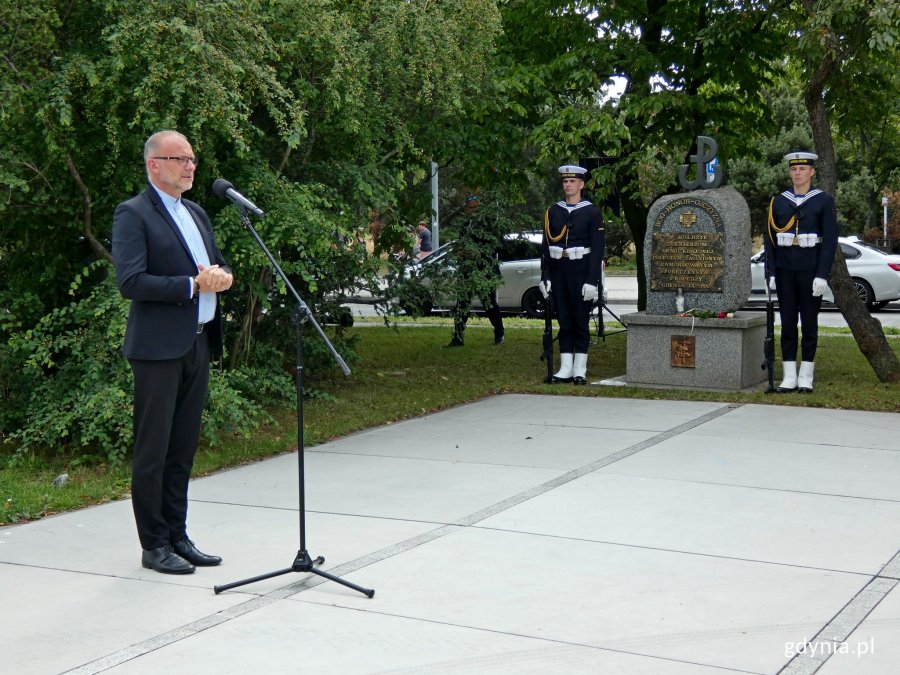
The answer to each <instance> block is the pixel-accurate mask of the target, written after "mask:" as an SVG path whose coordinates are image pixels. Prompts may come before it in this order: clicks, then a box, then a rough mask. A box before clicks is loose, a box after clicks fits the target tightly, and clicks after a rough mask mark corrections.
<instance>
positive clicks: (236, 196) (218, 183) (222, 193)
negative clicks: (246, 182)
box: [212, 178, 266, 218]
mask: <svg viewBox="0 0 900 675" xmlns="http://www.w3.org/2000/svg"><path fill="white" fill-rule="evenodd" d="M212 191H213V194H214V195H216V196H217V197H221V198H222V199H230V200H231V201H233V202H234V203H235V204H237V205H238V206H239V207H241V208H242V209H246V210H247V211H249V212H250V213H252V214H253V215H254V216H258V217H259V218H262V217H263V216H264V215H266V214H265V213H263V210H262V209H261V208H259V207H258V206H257V205H256V204H254V203H253V202H251V201H250V200H249V199H247V198H246V197H245V196H244V195H242V194H241V193H240V192H238V191H237V190H235V189H234V185H232V184H231V183H229V182H228V181H227V180H225V179H224V178H216V180H215V181H214V182H213V186H212Z"/></svg>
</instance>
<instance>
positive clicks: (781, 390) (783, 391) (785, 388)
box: [775, 387, 797, 394]
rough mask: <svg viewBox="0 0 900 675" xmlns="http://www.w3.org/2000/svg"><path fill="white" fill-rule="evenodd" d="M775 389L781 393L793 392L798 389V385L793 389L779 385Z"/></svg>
mask: <svg viewBox="0 0 900 675" xmlns="http://www.w3.org/2000/svg"><path fill="white" fill-rule="evenodd" d="M775 391H776V393H779V394H793V393H794V392H795V391H797V387H794V388H793V389H788V388H787V387H777V388H776V389H775Z"/></svg>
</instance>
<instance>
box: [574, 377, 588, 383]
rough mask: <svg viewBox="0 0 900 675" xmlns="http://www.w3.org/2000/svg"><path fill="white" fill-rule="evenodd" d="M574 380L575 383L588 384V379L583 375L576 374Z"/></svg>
mask: <svg viewBox="0 0 900 675" xmlns="http://www.w3.org/2000/svg"><path fill="white" fill-rule="evenodd" d="M572 382H574V383H575V384H587V380H586V379H584V378H583V377H582V376H581V375H576V376H575V377H573V378H572Z"/></svg>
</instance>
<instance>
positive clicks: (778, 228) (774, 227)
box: [768, 197, 797, 246]
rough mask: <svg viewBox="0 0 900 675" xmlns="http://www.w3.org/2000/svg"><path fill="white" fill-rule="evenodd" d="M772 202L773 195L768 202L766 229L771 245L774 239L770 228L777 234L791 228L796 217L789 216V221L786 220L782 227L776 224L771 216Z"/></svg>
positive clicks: (773, 201) (773, 199)
mask: <svg viewBox="0 0 900 675" xmlns="http://www.w3.org/2000/svg"><path fill="white" fill-rule="evenodd" d="M774 203H775V197H772V201H770V202H769V230H768V232H769V241H771V242H772V246H774V245H775V240H774V239H772V230H775V231H776V232H778V233H779V234H780V233H781V232H787V231H788V230H789V229H791V228H792V227H793V226H794V223H796V222H797V217H796V216H791V219H790V220H789V221H787V225H785V226H784V227H778V226H777V225H776V224H775V218H774V217H773V216H772V205H773V204H774Z"/></svg>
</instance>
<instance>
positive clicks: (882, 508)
mask: <svg viewBox="0 0 900 675" xmlns="http://www.w3.org/2000/svg"><path fill="white" fill-rule="evenodd" d="M480 524H481V525H482V526H484V527H496V528H499V529H504V530H516V531H525V532H534V533H540V534H547V535H553V536H560V537H572V538H578V539H590V540H592V541H602V542H612V543H619V544H627V545H630V546H643V547H649V548H659V549H666V550H673V551H684V552H690V553H697V554H702V555H713V556H723V557H730V558H740V559H745V560H756V561H765V562H773V563H779V564H783V565H798V566H806V567H818V568H823V569H832V570H840V571H844V572H854V573H859V574H870V575H872V574H876V573H877V572H878V571H879V570H880V569H881V568H882V567H883V566H884V565H885V564H886V563H887V562H888V561H889V560H890V559H891V558H892V557H893V556H894V554H895V553H896V552H897V543H898V542H900V502H876V501H872V500H859V499H849V498H845V497H831V496H827V495H813V494H805V493H794V492H784V491H773V490H757V489H754V488H741V487H731V486H721V485H710V484H706V483H692V482H686V481H673V480H661V479H654V478H643V477H636V476H619V475H611V474H606V473H604V472H603V470H601V471H600V472H597V473H593V474H590V475H587V476H583V477H581V478H579V479H578V480H575V481H572V482H570V483H568V484H566V485H563V486H561V487H559V488H558V489H556V490H553V491H552V492H548V493H546V494H543V495H540V496H538V497H535V498H534V499H531V500H528V501H527V502H523V503H522V504H519V505H517V506H514V507H512V508H510V509H507V510H506V511H504V512H503V513H500V514H498V515H496V516H493V517H491V518H488V519H486V520H484V521H482V522H481V523H480Z"/></svg>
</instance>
